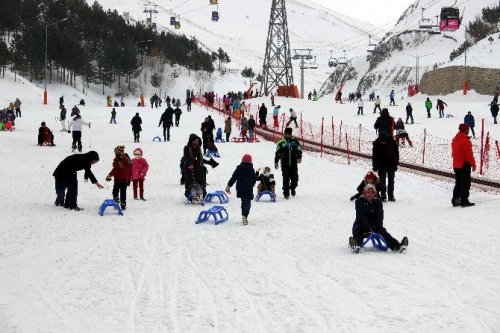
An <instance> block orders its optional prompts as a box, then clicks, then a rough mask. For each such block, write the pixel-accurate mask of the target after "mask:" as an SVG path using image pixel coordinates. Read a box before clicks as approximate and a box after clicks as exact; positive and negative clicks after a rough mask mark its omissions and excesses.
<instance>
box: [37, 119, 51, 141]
mask: <svg viewBox="0 0 500 333" xmlns="http://www.w3.org/2000/svg"><path fill="white" fill-rule="evenodd" d="M38 145H39V146H55V144H54V134H52V131H51V130H50V129H49V128H48V127H47V125H46V124H45V121H42V124H41V126H40V128H39V129H38Z"/></svg>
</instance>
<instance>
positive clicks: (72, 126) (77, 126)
mask: <svg viewBox="0 0 500 333" xmlns="http://www.w3.org/2000/svg"><path fill="white" fill-rule="evenodd" d="M83 125H87V126H88V127H89V128H90V123H87V122H84V121H83V120H82V116H80V115H77V116H75V118H73V120H71V121H70V122H69V124H68V128H69V130H68V133H71V131H73V134H72V136H73V144H72V145H71V149H72V151H75V150H76V148H77V145H78V151H79V152H82V127H83Z"/></svg>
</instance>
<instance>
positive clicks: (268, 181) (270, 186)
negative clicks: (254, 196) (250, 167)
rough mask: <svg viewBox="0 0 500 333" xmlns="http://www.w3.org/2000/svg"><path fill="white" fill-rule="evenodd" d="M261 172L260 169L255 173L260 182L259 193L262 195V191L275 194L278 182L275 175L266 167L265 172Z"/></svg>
mask: <svg viewBox="0 0 500 333" xmlns="http://www.w3.org/2000/svg"><path fill="white" fill-rule="evenodd" d="M261 170H262V169H261V168H258V169H257V171H256V172H255V176H256V177H257V180H258V181H259V184H258V185H257V193H261V192H262V191H271V192H273V193H274V188H275V186H276V181H275V180H274V175H273V174H272V173H271V168H270V167H267V166H266V167H264V171H263V172H262V173H260V172H261Z"/></svg>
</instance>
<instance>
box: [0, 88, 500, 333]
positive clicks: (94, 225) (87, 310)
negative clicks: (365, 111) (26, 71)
mask: <svg viewBox="0 0 500 333" xmlns="http://www.w3.org/2000/svg"><path fill="white" fill-rule="evenodd" d="M0 88H2V91H4V94H3V96H2V99H1V100H0V102H1V103H2V104H3V105H4V104H5V102H6V101H8V100H11V99H12V98H14V97H15V96H19V97H20V99H21V100H22V101H23V103H24V104H23V117H22V118H20V119H18V120H17V121H16V125H17V129H16V131H14V132H11V133H10V132H0V167H1V169H2V170H3V171H4V176H3V178H2V198H3V202H4V214H3V218H2V219H1V220H0V221H1V222H0V281H2V283H0V332H6V333H13V332H23V333H24V332H344V331H356V332H357V331H370V332H387V331H389V332H396V331H403V330H405V331H431V332H436V331H447V332H492V331H495V330H497V327H498V324H499V323H500V322H499V318H500V310H499V309H500V307H499V305H500V298H499V296H498V295H500V284H499V283H498V281H497V279H496V276H498V275H499V274H500V268H499V266H498V265H497V260H496V258H495V256H494V254H495V253H497V252H498V251H499V249H500V245H499V243H498V239H499V237H500V231H499V228H498V227H497V219H496V218H494V216H495V215H494V214H495V213H496V212H497V211H498V205H499V203H500V197H499V196H498V195H497V194H495V193H490V192H484V191H480V190H477V189H473V190H472V193H471V201H473V202H476V206H475V207H471V208H467V209H462V208H452V207H451V205H450V197H451V191H452V184H451V183H450V182H447V181H444V180H440V179H433V178H427V177H423V176H418V175H414V174H412V173H411V172H408V171H405V170H399V171H398V172H397V175H396V185H395V196H396V199H397V202H395V203H387V204H385V205H384V208H385V227H386V228H387V229H388V230H389V231H390V232H391V234H392V235H393V236H395V237H396V238H397V239H401V238H402V237H403V236H405V235H406V236H408V237H409V240H410V246H409V248H408V250H407V252H406V253H404V254H401V255H400V254H393V253H382V252H378V251H375V250H373V249H368V250H367V251H366V253H363V254H360V255H353V254H351V253H350V250H349V249H348V247H347V239H348V237H349V235H350V232H351V227H352V223H353V220H354V205H353V203H352V202H350V201H349V197H350V196H351V195H352V194H354V192H355V188H356V186H357V185H358V184H359V181H360V180H361V178H362V177H363V175H364V174H365V173H366V171H367V170H369V169H370V165H369V163H367V162H365V161H363V160H360V161H353V162H351V164H350V165H348V164H347V163H346V161H345V159H344V158H323V159H321V158H319V156H317V155H316V154H311V153H306V154H305V156H304V157H303V161H302V164H301V165H300V167H299V175H300V179H299V187H298V188H297V196H296V197H294V198H291V199H290V200H284V199H283V196H282V195H281V193H279V192H280V191H279V190H278V200H277V202H276V203H268V202H260V203H255V202H253V203H252V210H251V213H250V216H249V225H248V226H242V225H241V216H240V202H239V200H238V199H237V198H236V197H235V195H234V194H233V195H231V196H230V202H229V204H227V205H226V208H227V210H228V212H229V215H230V219H229V221H227V222H226V223H223V224H220V225H218V226H215V225H213V223H204V224H200V225H196V224H195V223H194V220H195V219H196V217H197V216H198V212H199V211H200V209H201V207H200V206H188V205H185V204H184V203H183V191H184V188H183V186H180V185H179V178H180V174H179V159H180V157H181V154H182V149H183V146H184V145H185V144H186V142H187V138H188V136H189V134H190V133H199V127H200V123H201V122H202V120H203V119H204V117H206V116H207V115H208V114H211V115H212V117H213V118H214V119H215V123H216V125H217V127H220V126H222V125H223V118H221V117H219V116H218V115H217V114H216V113H213V112H209V111H205V110H203V109H202V108H200V107H197V106H193V111H192V112H190V113H188V112H184V113H183V115H182V117H181V126H180V127H178V128H173V129H172V131H171V135H172V141H170V142H167V143H163V142H162V143H158V142H152V138H153V137H154V136H156V135H159V134H160V129H159V128H158V127H157V122H158V121H159V118H160V114H161V111H160V110H159V109H158V110H157V109H151V108H149V107H148V108H135V107H127V108H118V109H117V122H118V124H116V125H111V124H109V118H110V111H111V110H110V109H109V108H105V107H103V105H104V99H102V100H101V97H100V96H99V95H95V96H94V95H92V96H90V95H89V96H87V97H86V100H87V101H88V106H87V107H85V108H81V109H82V116H83V119H84V120H86V121H90V122H92V128H91V129H90V130H89V129H87V128H84V129H83V143H84V152H86V151H88V150H90V149H92V150H96V151H97V152H99V154H100V157H101V160H100V161H99V163H97V164H95V165H94V166H93V167H92V170H93V172H94V174H95V175H96V177H97V178H98V180H99V181H100V182H101V183H103V184H105V189H103V190H98V189H97V188H96V187H95V186H94V185H91V184H90V183H84V182H83V176H82V174H81V173H80V174H79V180H80V183H79V192H80V193H79V197H78V203H79V206H81V207H83V208H84V209H85V210H84V211H82V212H74V211H68V210H65V209H63V208H60V207H55V206H54V204H53V203H54V200H55V191H54V180H53V177H52V172H53V170H54V169H55V167H56V166H57V165H58V163H59V162H60V161H61V160H62V159H63V158H65V157H66V156H68V155H69V154H71V150H70V145H71V135H70V134H66V133H64V134H63V133H60V132H58V130H59V128H60V127H59V123H58V122H57V121H56V120H55V118H56V117H57V116H58V108H57V105H56V102H55V101H56V100H55V99H54V100H53V102H52V104H50V105H49V106H42V105H41V104H40V98H39V97H37V96H40V95H39V94H40V89H38V88H36V87H33V86H31V85H30V84H29V83H27V82H26V83H25V84H22V83H14V82H12V81H10V80H0ZM53 89H56V87H53ZM60 89H61V91H54V94H55V96H59V95H60V94H62V93H64V95H65V99H66V104H67V105H69V106H71V105H73V104H76V103H77V101H78V100H79V99H80V97H81V96H80V95H79V94H78V93H74V94H71V93H70V92H69V90H68V91H66V90H64V89H65V88H63V87H61V88H60ZM68 89H69V88H68ZM289 101H291V100H285V99H278V100H277V102H278V103H281V104H282V105H283V106H284V107H287V106H288V104H286V103H288V102H289ZM125 102H126V103H127V105H133V103H134V102H135V101H134V100H125ZM447 102H448V101H447ZM450 102H452V101H450ZM290 103H291V102H290ZM301 103H304V104H302V105H303V107H304V108H306V107H307V108H309V109H311V110H314V111H311V113H310V114H313V112H315V114H317V115H320V114H323V116H327V115H329V114H330V112H332V108H331V106H332V105H331V104H330V105H329V106H328V105H325V104H314V103H313V102H305V101H301ZM306 103H309V104H306ZM452 104H453V103H452ZM290 105H292V104H290ZM345 111H346V112H347V109H346V110H345ZM135 112H140V114H141V117H142V119H143V132H142V133H141V143H140V144H133V143H132V140H133V136H132V132H131V128H130V125H129V122H130V119H131V118H132V116H133V115H134V114H135ZM414 113H416V112H414ZM358 118H361V117H358ZM366 118H368V116H366ZM41 121H46V122H47V124H48V126H49V127H50V128H51V129H52V130H53V131H54V134H55V143H56V145H57V146H56V147H52V148H49V147H38V146H36V137H37V129H38V127H39V124H40V122H41ZM445 128H448V127H445ZM233 131H236V128H235V127H234V126H233ZM449 131H450V132H449V133H448V132H447V135H450V136H451V135H452V134H453V133H454V132H455V129H452V127H451V126H450V129H449ZM118 144H124V145H126V151H127V152H128V153H129V154H130V155H131V153H132V150H133V149H134V148H135V147H141V148H142V149H143V150H144V157H145V158H146V159H147V160H148V162H149V164H150V171H149V173H148V177H147V179H146V182H145V197H146V199H147V201H146V202H142V201H134V200H131V197H132V195H131V189H130V190H129V191H128V203H127V208H128V209H127V211H126V212H125V215H124V216H123V217H121V216H117V215H114V214H113V213H112V211H109V212H108V213H107V214H106V215H105V216H104V217H100V216H99V215H98V214H97V210H98V208H99V205H100V203H101V202H102V201H103V200H104V199H107V198H110V197H111V189H112V183H106V182H105V181H104V178H105V177H106V175H107V174H108V172H109V171H110V170H111V163H112V158H113V148H114V147H115V146H116V145H118ZM218 148H219V151H220V154H221V156H222V157H221V159H220V160H219V162H220V165H219V166H218V167H217V168H216V169H210V170H209V173H208V175H207V181H208V183H209V185H208V187H207V189H208V191H214V190H219V189H223V188H224V187H225V186H226V183H227V181H228V180H229V178H230V176H231V174H232V172H233V170H234V168H235V167H236V165H237V164H239V162H240V160H241V157H242V156H243V154H245V153H250V154H252V156H253V160H254V167H255V168H258V167H262V166H266V165H267V166H272V165H273V156H274V145H273V144H272V143H268V142H264V141H263V142H261V143H255V144H247V143H244V144H234V143H226V144H219V145H218ZM274 172H275V175H276V178H277V182H278V184H277V185H278V186H277V189H279V188H280V187H281V177H280V172H279V170H277V171H274ZM233 190H234V187H233ZM205 207H210V205H208V206H205Z"/></svg>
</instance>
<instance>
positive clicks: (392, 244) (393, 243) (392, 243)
mask: <svg viewBox="0 0 500 333" xmlns="http://www.w3.org/2000/svg"><path fill="white" fill-rule="evenodd" d="M372 231H373V232H376V233H378V234H380V235H382V237H384V239H385V241H386V242H387V246H389V248H390V249H391V250H393V251H394V250H397V249H399V242H398V240H397V239H395V238H394V237H392V236H391V234H390V233H388V232H387V230H386V229H385V228H380V229H372ZM364 235H365V232H364V231H363V230H361V229H358V230H353V235H352V236H353V237H354V239H355V240H356V243H358V245H361V244H363V240H364V239H365V236H364Z"/></svg>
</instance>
